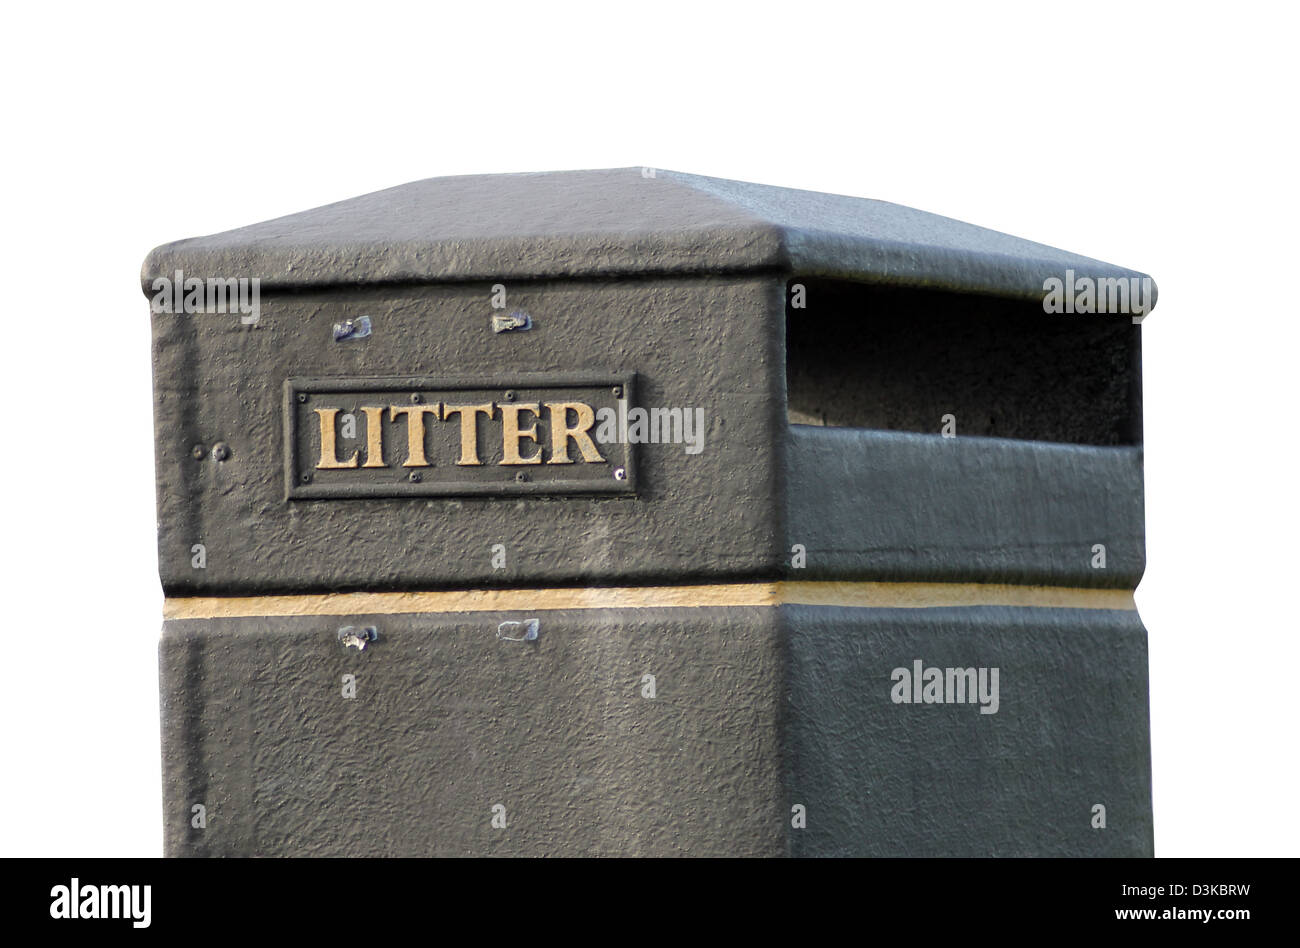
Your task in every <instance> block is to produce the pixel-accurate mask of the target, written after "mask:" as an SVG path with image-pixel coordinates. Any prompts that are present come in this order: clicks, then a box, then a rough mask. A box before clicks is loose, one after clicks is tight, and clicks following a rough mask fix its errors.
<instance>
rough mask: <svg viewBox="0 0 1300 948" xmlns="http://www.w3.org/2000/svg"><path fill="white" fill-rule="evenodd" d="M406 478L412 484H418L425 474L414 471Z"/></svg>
mask: <svg viewBox="0 0 1300 948" xmlns="http://www.w3.org/2000/svg"><path fill="white" fill-rule="evenodd" d="M406 479H407V480H408V481H410V482H411V483H412V484H418V483H420V481H422V480H424V475H423V474H421V473H420V472H419V471H412V472H411V473H410V474H407V475H406Z"/></svg>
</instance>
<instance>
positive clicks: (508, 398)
mask: <svg viewBox="0 0 1300 948" xmlns="http://www.w3.org/2000/svg"><path fill="white" fill-rule="evenodd" d="M501 397H502V398H504V399H505V400H506V401H508V402H513V401H514V400H515V392H514V389H506V393H505V395H503V396H501Z"/></svg>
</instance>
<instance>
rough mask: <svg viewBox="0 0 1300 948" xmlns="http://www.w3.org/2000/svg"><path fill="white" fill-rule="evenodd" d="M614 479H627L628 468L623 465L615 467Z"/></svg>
mask: <svg viewBox="0 0 1300 948" xmlns="http://www.w3.org/2000/svg"><path fill="white" fill-rule="evenodd" d="M614 480H616V481H625V480H627V470H626V469H624V468H621V467H616V468H614Z"/></svg>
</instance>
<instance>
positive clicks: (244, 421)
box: [144, 169, 1152, 855]
mask: <svg viewBox="0 0 1300 948" xmlns="http://www.w3.org/2000/svg"><path fill="white" fill-rule="evenodd" d="M1066 270H1069V271H1071V274H1072V276H1074V277H1076V278H1077V277H1079V276H1083V277H1085V278H1091V279H1108V278H1109V279H1124V280H1130V279H1141V278H1142V275H1141V274H1134V273H1133V272H1132V271H1125V270H1121V269H1119V268H1115V267H1111V266H1109V265H1107V264H1102V263H1099V262H1097V261H1091V260H1087V259H1086V258H1079V257H1075V256H1072V255H1069V254H1065V253H1063V252H1061V251H1056V250H1052V249H1051V248H1046V247H1042V246H1040V245H1036V244H1030V243H1028V242H1024V241H1018V240H1016V239H1015V238H1010V237H1006V236H1005V235H1000V234H995V233H992V232H989V231H983V230H981V229H979V228H974V227H970V226H969V225H964V224H959V223H957V222H953V221H946V220H945V219H942V218H935V217H933V216H932V215H926V214H921V213H920V212H914V211H908V210H907V209H904V208H898V207H896V206H894V205H885V204H880V203H879V202H870V201H862V200H857V199H849V198H840V197H836V196H829V195H815V194H809V193H807V192H789V191H784V190H782V189H775V188H764V187H760V186H756V185H741V184H737V183H735V182H724V181H717V180H715V179H706V178H696V177H693V176H689V175H676V174H673V173H669V172H656V173H649V174H647V173H646V171H645V170H644V169H622V170H613V171H604V172H573V173H558V174H546V175H510V176H482V177H470V178H451V179H434V180H431V181H426V182H418V183H416V184H412V185H407V186H404V187H403V188H397V189H392V190H391V191H388V192H380V193H379V194H377V195H370V196H367V197H364V198H358V199H355V200H353V201H350V202H343V203H341V204H338V205H331V206H330V207H328V208H322V209H318V210H316V211H309V212H306V213H304V214H301V215H294V216H293V217H290V218H285V219H282V220H280V221H272V222H267V223H265V224H259V225H253V226H252V227H249V228H244V229H241V230H239V231H232V232H230V233H228V234H223V235H216V236H214V237H208V238H197V239H195V240H191V241H182V242H179V243H177V244H171V245H166V246H164V247H160V248H158V250H156V251H154V253H153V254H151V255H150V258H149V260H147V261H146V264H145V271H144V287H145V292H146V295H148V296H149V297H150V299H151V302H152V309H153V326H154V333H153V337H154V371H155V426H156V432H157V448H156V463H157V479H158V499H159V563H160V575H161V578H162V582H163V586H164V590H165V592H166V594H167V597H168V598H167V605H166V618H165V622H164V630H163V638H162V643H161V647H160V664H161V677H162V682H161V684H162V714H163V772H164V790H165V794H164V796H165V800H164V825H165V840H166V851H167V853H168V854H169V855H588V854H602V855H615V854H629V855H668V854H691V855H727V854H743V855H783V854H784V855H1094V854H1095V855H1150V854H1151V851H1152V829H1151V826H1152V821H1151V803H1150V754H1149V730H1148V709H1147V687H1146V634H1145V630H1144V629H1143V627H1142V625H1141V622H1140V620H1139V619H1138V616H1137V614H1136V611H1135V609H1134V606H1133V600H1132V590H1133V589H1134V587H1135V586H1136V584H1137V582H1138V580H1139V579H1140V577H1141V574H1142V569H1143V565H1144V539H1143V515H1142V455H1141V450H1142V449H1141V424H1140V420H1141V407H1140V360H1139V354H1138V353H1139V349H1138V334H1139V332H1140V327H1139V326H1138V325H1137V324H1136V322H1135V321H1131V320H1130V319H1128V318H1127V317H1116V316H1115V315H1094V316H1083V315H1076V316H1074V317H1073V318H1070V319H1063V318H1061V317H1058V316H1053V315H1050V314H1047V313H1044V312H1043V305H1042V295H1043V289H1042V287H1043V281H1044V279H1045V278H1046V277H1050V276H1052V275H1054V274H1056V273H1058V272H1060V273H1063V272H1065V271H1066ZM241 280H242V281H246V283H245V284H239V283H238V281H241ZM254 280H256V281H257V282H256V284H254V283H253V282H252V281H254ZM214 285H215V286H216V292H217V295H218V297H219V296H220V293H221V291H222V290H223V288H224V289H226V290H229V289H230V288H231V287H232V286H233V287H236V288H238V287H240V286H247V291H246V292H245V295H244V296H242V297H238V299H239V300H240V301H242V302H244V303H245V304H248V305H244V306H242V307H230V306H227V307H224V308H225V310H226V311H225V312H221V311H219V310H220V309H221V308H222V307H220V306H217V307H213V306H212V305H211V303H212V302H213V299H212V293H213V287H214ZM177 286H179V287H180V288H181V291H180V292H178V291H177V290H176V289H175V288H176V287H177ZM189 291H194V292H196V293H197V294H198V295H197V296H193V297H189V298H190V299H192V300H193V301H195V302H197V301H198V299H200V298H202V300H203V304H204V305H203V307H202V308H198V307H195V306H187V305H185V304H186V301H187V293H188V292H189ZM218 302H219V300H218ZM638 410H644V412H645V417H644V422H645V424H644V425H643V426H642V427H641V428H639V429H638V428H637V427H636V425H637V423H638V415H637V411H638ZM656 411H657V413H658V414H657V415H656V414H654V412H656ZM949 417H951V419H952V420H951V421H949V420H947V419H948V418H949ZM602 425H604V426H606V427H605V428H604V429H603V431H602V427H601V426H602ZM611 426H612V427H611ZM611 431H612V432H613V433H614V437H613V438H612V439H611V438H610V437H609V434H610V432H611ZM952 435H955V436H952Z"/></svg>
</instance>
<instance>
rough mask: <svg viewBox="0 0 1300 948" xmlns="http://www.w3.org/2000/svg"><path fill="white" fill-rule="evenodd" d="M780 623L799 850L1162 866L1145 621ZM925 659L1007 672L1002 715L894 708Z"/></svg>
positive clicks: (959, 616)
mask: <svg viewBox="0 0 1300 948" xmlns="http://www.w3.org/2000/svg"><path fill="white" fill-rule="evenodd" d="M785 612H786V621H785V626H786V629H787V633H788V636H789V639H788V656H789V659H788V675H789V690H788V695H789V702H790V704H789V707H788V708H787V709H786V712H785V715H784V720H785V721H786V731H785V741H786V744H785V746H786V749H787V752H788V757H787V758H786V765H787V767H788V773H789V782H790V783H789V786H790V799H791V800H792V801H796V800H797V801H799V802H802V803H804V804H805V805H806V806H807V808H808V826H807V829H806V830H804V831H803V832H800V833H794V834H791V837H790V839H791V853H792V854H793V855H799V856H807V855H866V856H1150V855H1152V821H1151V759H1150V751H1149V725H1148V720H1149V719H1148V708H1147V650H1146V631H1145V630H1144V629H1143V628H1142V624H1141V622H1140V621H1139V619H1138V617H1137V614H1136V613H1133V612H1120V611H1114V612H1111V611H1104V610H1077V609H1009V608H1000V607H982V608H954V609H926V610H897V609H881V610H873V609H868V610H848V609H829V608H818V607H809V606H787V607H785ZM916 660H922V661H923V662H924V663H925V665H926V666H934V667H945V666H956V667H962V668H965V667H995V668H998V669H999V672H1000V706H999V707H998V710H997V713H995V714H980V713H979V708H978V706H977V705H974V704H969V703H968V704H932V705H915V704H914V705H903V704H895V703H893V702H892V701H891V697H890V689H891V679H890V672H891V670H892V669H894V668H896V667H906V666H910V665H911V664H912V663H913V662H914V661H916ZM1097 805H1101V806H1104V807H1105V814H1106V826H1105V828H1104V829H1101V828H1095V827H1094V826H1093V817H1094V811H1093V808H1094V807H1095V806H1097Z"/></svg>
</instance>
